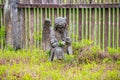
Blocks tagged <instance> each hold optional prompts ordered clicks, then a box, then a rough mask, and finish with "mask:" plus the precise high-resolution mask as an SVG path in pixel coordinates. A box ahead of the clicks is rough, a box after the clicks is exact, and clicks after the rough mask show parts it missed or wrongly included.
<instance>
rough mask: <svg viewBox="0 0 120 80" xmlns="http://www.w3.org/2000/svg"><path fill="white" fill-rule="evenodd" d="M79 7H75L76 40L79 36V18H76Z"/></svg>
mask: <svg viewBox="0 0 120 80" xmlns="http://www.w3.org/2000/svg"><path fill="white" fill-rule="evenodd" d="M78 13H79V9H78V8H77V13H76V41H78V37H79V30H78V29H79V28H78V25H79V24H78V22H79V18H78V16H79V14H78Z"/></svg>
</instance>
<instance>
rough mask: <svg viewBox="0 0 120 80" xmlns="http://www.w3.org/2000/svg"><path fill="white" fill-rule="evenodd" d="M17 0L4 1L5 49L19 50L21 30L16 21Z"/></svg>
mask: <svg viewBox="0 0 120 80" xmlns="http://www.w3.org/2000/svg"><path fill="white" fill-rule="evenodd" d="M18 3H19V0H6V2H5V6H4V16H5V29H6V47H12V48H14V49H15V50H17V49H20V48H21V31H20V30H21V28H20V24H19V20H18V8H17V4H18Z"/></svg>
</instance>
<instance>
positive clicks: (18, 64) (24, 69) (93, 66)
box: [0, 49, 120, 80]
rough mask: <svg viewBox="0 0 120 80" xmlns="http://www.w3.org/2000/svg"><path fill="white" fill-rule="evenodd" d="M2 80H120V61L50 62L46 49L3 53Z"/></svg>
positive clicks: (68, 59)
mask: <svg viewBox="0 0 120 80" xmlns="http://www.w3.org/2000/svg"><path fill="white" fill-rule="evenodd" d="M0 80H120V61H119V60H117V61H110V60H108V59H106V58H105V59H104V60H102V61H101V63H97V62H96V61H92V62H90V63H78V60H77V59H76V57H75V56H72V55H66V56H65V60H61V61H53V62H50V61H49V58H48V54H46V52H44V51H42V50H37V49H35V50H32V51H30V50H20V51H9V50H0Z"/></svg>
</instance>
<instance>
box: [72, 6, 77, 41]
mask: <svg viewBox="0 0 120 80" xmlns="http://www.w3.org/2000/svg"><path fill="white" fill-rule="evenodd" d="M72 12H73V19H72V32H73V33H72V35H73V41H75V39H76V34H75V29H76V24H75V20H76V19H75V8H73V11H72Z"/></svg>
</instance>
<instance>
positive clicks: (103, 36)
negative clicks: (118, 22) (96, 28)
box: [102, 8, 105, 50]
mask: <svg viewBox="0 0 120 80" xmlns="http://www.w3.org/2000/svg"><path fill="white" fill-rule="evenodd" d="M104 28H105V8H103V35H102V38H103V44H102V45H103V46H102V48H103V50H104V49H105V48H104V47H105V39H104V38H105V29H104Z"/></svg>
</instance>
